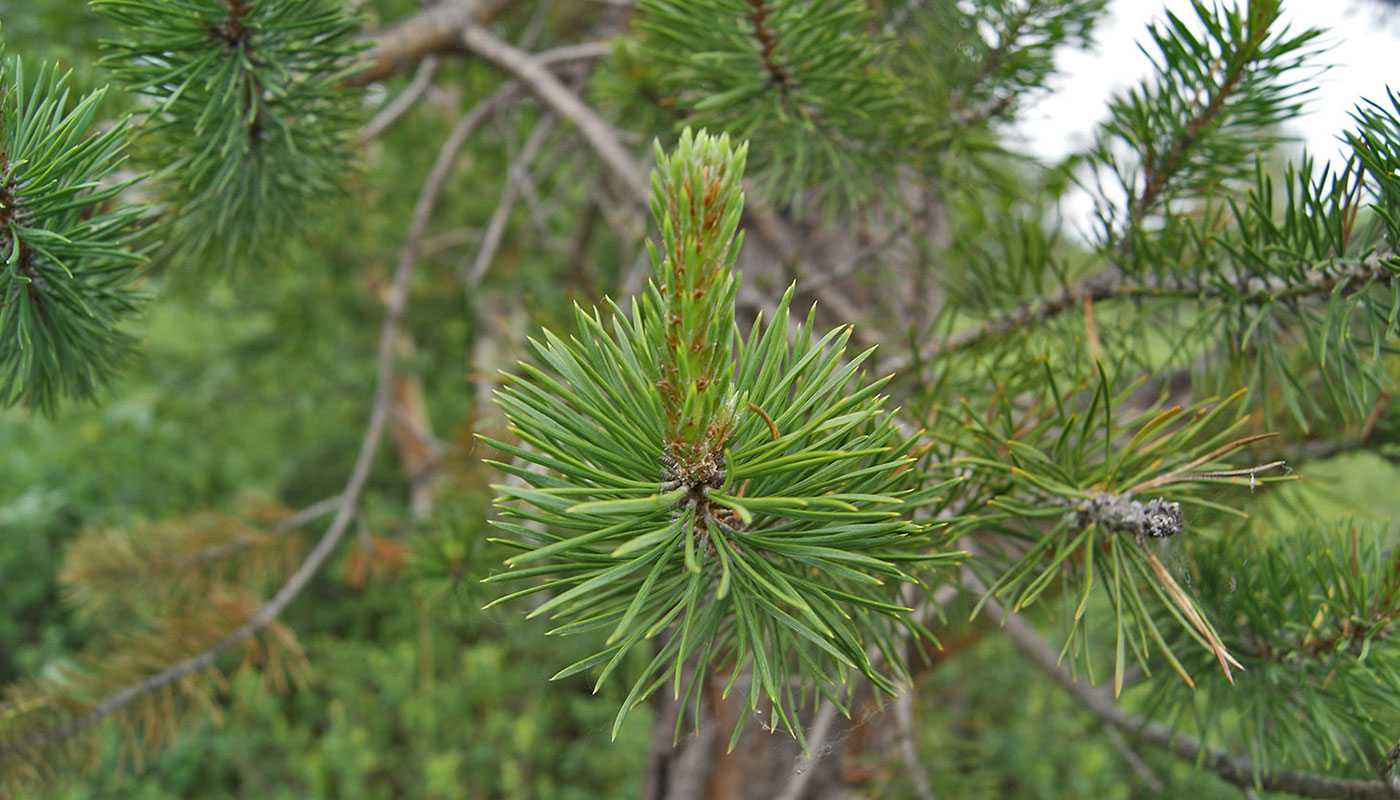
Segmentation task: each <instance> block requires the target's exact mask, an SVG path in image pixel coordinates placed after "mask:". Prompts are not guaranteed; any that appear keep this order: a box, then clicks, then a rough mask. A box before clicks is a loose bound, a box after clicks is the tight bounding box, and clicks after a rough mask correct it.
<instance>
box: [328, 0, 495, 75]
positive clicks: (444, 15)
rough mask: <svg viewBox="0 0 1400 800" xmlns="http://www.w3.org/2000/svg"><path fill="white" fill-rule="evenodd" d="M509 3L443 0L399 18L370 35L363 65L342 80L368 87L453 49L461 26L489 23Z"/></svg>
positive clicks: (457, 43)
mask: <svg viewBox="0 0 1400 800" xmlns="http://www.w3.org/2000/svg"><path fill="white" fill-rule="evenodd" d="M512 2H514V0H444V2H442V3H438V4H437V5H434V6H429V7H428V8H425V9H423V10H422V11H420V12H418V13H417V14H414V15H413V16H411V17H407V18H405V19H402V20H399V21H398V22H397V23H395V24H394V25H393V26H391V27H390V28H388V29H386V30H384V31H381V32H380V33H378V34H376V35H375V36H373V37H372V38H373V39H374V40H375V41H374V46H373V47H371V48H369V49H368V50H366V51H364V53H363V54H362V55H361V56H360V63H361V64H362V65H363V68H362V69H360V70H359V71H358V72H356V73H355V74H354V75H352V76H351V77H350V78H348V79H347V80H346V81H345V83H346V85H348V86H368V85H369V84H371V83H374V82H375V81H382V80H384V79H385V78H388V77H390V76H391V75H393V74H394V73H396V72H398V71H399V70H401V69H404V68H405V67H407V66H408V65H409V64H412V63H414V62H416V61H418V60H420V59H422V58H423V57H424V56H427V55H429V54H431V53H442V52H448V51H452V50H457V49H459V48H460V46H461V32H462V28H463V27H464V26H466V25H467V24H468V23H476V24H478V25H480V24H484V23H489V22H491V21H492V20H494V19H495V18H496V17H498V16H500V14H501V13H502V12H503V11H505V10H506V8H507V7H509V6H510V4H511V3H512Z"/></svg>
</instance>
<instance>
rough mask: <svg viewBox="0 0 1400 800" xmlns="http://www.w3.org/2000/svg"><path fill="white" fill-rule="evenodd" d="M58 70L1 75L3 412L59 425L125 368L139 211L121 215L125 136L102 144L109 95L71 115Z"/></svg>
mask: <svg viewBox="0 0 1400 800" xmlns="http://www.w3.org/2000/svg"><path fill="white" fill-rule="evenodd" d="M67 83H68V80H67V77H66V76H64V75H61V74H59V73H58V72H57V71H56V70H55V69H53V68H51V67H44V68H42V69H40V71H39V74H38V76H36V78H35V79H34V81H33V83H30V82H28V81H26V79H25V76H24V68H23V66H22V64H21V63H20V61H19V60H18V59H8V60H6V61H4V63H3V64H0V93H3V94H0V258H3V259H4V262H3V265H0V406H13V405H15V404H23V405H25V406H28V407H30V408H36V409H39V410H41V411H44V412H46V413H49V414H52V413H53V412H54V410H55V409H56V408H57V406H58V402H59V401H60V400H61V399H65V398H91V397H93V396H94V394H95V393H96V392H97V390H98V389H99V388H101V387H102V386H103V384H105V383H106V382H107V381H108V380H109V379H110V377H111V375H112V373H113V371H114V370H115V369H116V368H117V367H118V366H119V365H120V364H121V363H122V362H123V360H124V359H125V358H126V357H127V355H128V353H129V350H130V346H131V343H132V339H131V336H130V335H129V334H128V333H126V332H125V331H123V330H121V329H120V328H119V327H118V325H119V324H120V323H121V322H123V321H124V320H126V319H128V318H129V317H131V316H132V315H133V314H134V313H135V312H136V309H137V302H138V300H139V299H140V293H139V292H138V290H137V288H136V286H135V278H136V275H135V273H136V268H137V266H138V265H139V264H140V263H141V261H142V256H141V254H140V251H139V248H138V247H137V246H136V244H135V242H134V237H133V232H134V227H133V225H134V222H135V219H136V215H137V213H138V211H137V209H135V208H134V207H132V206H128V205H121V204H119V202H118V200H117V198H118V195H119V194H120V193H121V192H122V190H123V189H125V188H126V187H127V186H128V185H129V184H130V180H121V179H119V178H117V177H115V176H114V174H113V171H114V170H115V169H116V168H117V166H118V165H119V164H121V162H122V159H123V156H124V151H125V148H126V142H127V137H128V131H127V129H126V125H125V123H124V122H118V123H117V124H115V125H112V126H110V127H109V128H108V129H107V130H105V131H104V132H101V133H97V134H93V133H92V128H93V126H94V123H95V121H96V114H97V109H98V106H99V104H100V103H101V101H102V96H103V92H102V91H101V90H99V91H96V92H93V93H91V94H87V95H85V96H83V97H82V98H80V99H79V100H78V101H77V103H75V104H74V105H73V106H72V107H71V108H70V107H69V106H68V90H67Z"/></svg>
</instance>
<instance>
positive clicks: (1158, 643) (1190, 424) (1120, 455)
mask: <svg viewBox="0 0 1400 800" xmlns="http://www.w3.org/2000/svg"><path fill="white" fill-rule="evenodd" d="M1047 369H1048V367H1047ZM1050 382H1051V384H1052V385H1053V379H1051V380H1050ZM1137 388H1138V386H1137V385H1136V384H1134V385H1130V386H1129V387H1127V388H1126V389H1125V390H1124V391H1123V392H1122V393H1121V394H1119V395H1117V396H1113V395H1111V394H1110V393H1109V384H1108V382H1107V381H1106V380H1101V381H1100V382H1098V383H1097V384H1096V385H1094V386H1092V387H1089V388H1088V389H1087V390H1086V389H1082V388H1078V387H1075V388H1073V389H1072V390H1071V391H1069V392H1066V393H1056V394H1053V395H1051V396H1050V397H1049V398H1047V399H1042V400H1040V401H1039V402H1038V403H1037V404H1036V405H1035V406H1032V407H1029V408H1026V409H1017V408H1015V407H1014V405H1013V404H1012V403H1011V402H1010V401H1009V400H1002V401H1001V402H999V403H998V404H996V405H993V406H992V407H991V408H990V409H987V410H986V411H981V412H979V411H978V410H976V409H974V408H973V407H972V406H971V405H970V404H966V403H965V404H964V405H963V407H962V408H961V409H949V410H948V411H947V412H945V413H947V414H948V415H949V416H950V417H952V418H954V419H957V420H958V422H959V423H960V424H961V426H962V434H961V435H962V439H961V440H958V441H957V442H956V445H955V448H954V452H964V453H966V455H960V456H959V455H955V456H952V457H951V458H949V459H948V460H947V461H946V463H945V464H944V465H943V468H944V469H949V470H958V469H967V468H968V467H969V466H970V467H972V468H974V469H975V471H976V474H978V475H979V476H980V478H979V479H978V481H975V482H974V483H978V482H980V483H981V484H982V486H981V487H979V493H978V494H974V495H973V496H974V497H979V496H982V494H981V493H985V495H986V496H987V497H988V499H987V500H986V502H985V506H986V507H987V510H985V511H978V512H974V513H969V514H967V515H966V516H965V517H963V518H961V519H959V520H957V521H956V522H955V523H954V524H953V528H954V530H955V531H956V532H959V533H965V534H967V535H974V534H981V533H984V532H986V531H988V530H996V531H997V532H999V533H1000V534H1001V536H1000V537H998V539H997V540H996V541H997V544H996V545H995V549H992V547H991V545H988V546H987V548H988V549H987V552H984V553H983V556H984V558H982V559H979V560H978V561H976V562H973V563H974V564H975V565H977V566H980V567H981V568H982V569H983V571H984V574H985V575H986V582H987V584H988V590H987V593H986V597H1001V598H1003V599H1004V600H1005V601H1006V607H1007V611H1008V613H1010V612H1014V611H1020V610H1022V609H1024V608H1027V607H1029V606H1031V605H1032V604H1034V603H1035V602H1036V601H1037V599H1039V598H1040V597H1041V596H1042V595H1043V594H1045V593H1046V592H1047V591H1050V590H1052V589H1053V592H1052V594H1058V595H1060V596H1062V597H1064V598H1065V599H1066V601H1067V602H1069V603H1070V604H1071V605H1072V607H1073V612H1072V613H1071V614H1070V625H1071V631H1070V636H1069V638H1068V639H1067V640H1066V642H1065V645H1064V650H1063V652H1065V653H1070V654H1073V655H1075V656H1078V657H1081V658H1084V659H1086V660H1085V662H1084V666H1085V667H1086V668H1087V669H1088V670H1089V675H1090V678H1091V679H1093V678H1094V667H1093V662H1092V660H1089V658H1088V657H1089V656H1090V655H1092V650H1091V649H1090V645H1091V643H1092V642H1093V641H1094V638H1093V637H1092V636H1091V627H1090V626H1091V625H1092V624H1093V623H1094V620H1093V619H1092V616H1093V614H1092V610H1093V607H1092V605H1091V604H1090V596H1091V593H1092V592H1093V591H1094V589H1095V587H1096V586H1097V587H1098V589H1099V591H1101V592H1103V593H1106V595H1107V598H1108V600H1109V606H1110V608H1109V613H1110V614H1111V617H1112V619H1113V622H1114V628H1115V630H1114V634H1113V638H1114V656H1113V685H1114V690H1115V693H1116V692H1121V691H1122V688H1123V676H1124V673H1125V670H1126V668H1127V666H1128V663H1127V662H1128V659H1129V656H1130V655H1131V656H1132V657H1133V658H1135V659H1136V660H1137V661H1138V662H1139V663H1140V664H1141V665H1143V666H1144V667H1150V663H1151V658H1150V656H1151V654H1152V653H1153V652H1155V653H1157V654H1159V655H1160V656H1162V657H1163V658H1165V660H1166V661H1167V663H1168V664H1170V665H1171V667H1172V669H1173V670H1174V671H1175V672H1176V673H1177V674H1178V675H1180V677H1181V678H1182V680H1183V682H1184V683H1186V684H1187V685H1192V684H1193V682H1194V676H1193V675H1192V674H1191V673H1190V672H1188V671H1187V670H1186V669H1185V668H1184V667H1183V666H1182V663H1181V661H1180V658H1179V652H1180V650H1181V649H1182V647H1183V646H1190V644H1191V641H1193V640H1194V642H1195V643H1197V644H1199V645H1200V646H1201V648H1203V649H1204V650H1206V651H1207V652H1208V653H1210V655H1211V657H1212V658H1214V659H1215V660H1216V664H1217V665H1218V667H1219V669H1221V670H1222V671H1223V672H1224V674H1225V675H1226V676H1227V677H1228V676H1229V675H1230V674H1231V671H1230V666H1231V665H1236V666H1238V664H1237V663H1236V661H1235V659H1234V658H1233V657H1232V656H1230V654H1229V652H1228V650H1227V649H1225V648H1224V647H1223V646H1222V644H1221V639H1220V637H1219V635H1218V634H1217V633H1216V631H1215V628H1214V625H1213V623H1212V622H1211V619H1210V618H1209V617H1208V616H1206V615H1203V614H1202V612H1201V610H1200V609H1199V607H1198V605H1197V603H1196V602H1195V600H1194V599H1193V598H1192V597H1191V596H1189V595H1188V594H1186V593H1185V592H1184V591H1183V590H1182V588H1181V587H1180V586H1179V585H1178V584H1177V582H1176V580H1175V578H1173V577H1172V575H1171V573H1170V572H1169V571H1168V570H1167V569H1166V568H1164V566H1163V565H1162V563H1161V561H1160V559H1159V558H1158V557H1157V555H1156V554H1155V552H1154V550H1153V549H1152V548H1151V546H1150V545H1149V541H1151V540H1154V539H1156V540H1166V539H1170V538H1172V537H1178V536H1180V537H1183V538H1185V537H1187V536H1190V535H1191V533H1190V532H1189V531H1187V530H1185V529H1184V526H1183V524H1182V511H1181V505H1182V504H1183V503H1185V504H1187V505H1188V506H1195V507H1197V508H1200V509H1202V510H1208V511H1210V512H1213V513H1215V514H1230V513H1232V509H1231V508H1230V507H1229V506H1228V505H1225V504H1222V503H1218V502H1215V501H1213V500H1208V499H1204V498H1201V497H1200V496H1199V492H1200V490H1201V489H1203V488H1205V487H1207V486H1210V485H1211V484H1215V483H1219V482H1229V481H1232V480H1234V479H1238V478H1239V477H1240V476H1241V475H1245V476H1246V477H1247V479H1248V480H1249V481H1250V485H1251V486H1252V485H1254V484H1255V483H1257V482H1258V481H1259V480H1269V479H1268V478H1262V479H1261V478H1256V477H1255V473H1256V472H1259V471H1262V470H1261V469H1247V470H1224V471H1222V470H1221V469H1220V467H1221V464H1222V463H1223V462H1221V459H1222V457H1223V456H1225V455H1226V454H1228V453H1230V452H1232V451H1234V450H1237V449H1238V448H1239V447H1242V446H1243V445H1245V444H1247V443H1248V442H1249V441H1250V440H1249V439H1234V440H1231V438H1230V437H1231V434H1232V433H1233V432H1235V431H1237V430H1238V429H1239V428H1240V426H1241V425H1243V424H1244V422H1245V420H1244V419H1242V418H1238V417H1236V418H1234V419H1230V418H1229V416H1227V415H1229V414H1230V409H1231V407H1232V406H1238V404H1239V401H1240V400H1241V399H1242V398H1243V393H1242V392H1241V393H1237V394H1236V395H1234V396H1233V397H1230V398H1227V399H1226V400H1225V401H1224V402H1219V403H1204V402H1203V403H1200V404H1198V405H1197V406H1195V407H1193V408H1187V409H1183V408H1181V407H1180V406H1175V407H1172V408H1167V409H1161V408H1155V407H1153V408H1148V409H1146V410H1142V411H1138V412H1136V413H1133V414H1132V415H1131V416H1129V417H1128V418H1126V419H1125V418H1123V417H1122V408H1123V407H1124V406H1127V405H1129V397H1130V396H1131V395H1132V393H1133V392H1134V391H1135V390H1136V389H1137ZM1269 466H1279V465H1278V464H1274V465H1269ZM1168 487H1170V488H1168ZM979 505H981V504H980V503H979ZM979 607H980V606H979ZM1162 612H1167V613H1169V614H1170V616H1171V617H1172V619H1173V620H1174V624H1172V626H1171V629H1172V630H1175V629H1177V628H1179V629H1181V630H1183V631H1185V632H1186V634H1187V637H1186V638H1184V639H1182V638H1179V637H1178V638H1174V640H1173V642H1172V643H1169V642H1168V640H1167V639H1166V638H1165V636H1164V634H1163V632H1162V626H1161V625H1159V623H1158V618H1159V617H1160V616H1162Z"/></svg>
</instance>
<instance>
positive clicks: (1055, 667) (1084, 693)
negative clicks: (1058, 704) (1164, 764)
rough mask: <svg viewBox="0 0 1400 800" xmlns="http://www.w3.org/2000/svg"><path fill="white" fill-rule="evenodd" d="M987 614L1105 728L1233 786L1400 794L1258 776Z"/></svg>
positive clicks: (1018, 621) (1376, 785)
mask: <svg viewBox="0 0 1400 800" xmlns="http://www.w3.org/2000/svg"><path fill="white" fill-rule="evenodd" d="M964 576H965V577H964V582H965V583H966V585H967V586H968V587H969V588H971V589H973V590H975V591H979V592H983V591H985V589H986V587H985V586H983V585H982V584H981V582H980V581H978V579H977V578H976V577H975V576H973V575H972V574H971V573H968V572H966V571H965V572H964ZM986 606H987V609H988V610H989V611H990V613H991V614H992V615H993V616H996V617H999V618H1000V619H1001V620H1002V623H1001V626H1002V630H1003V631H1004V632H1005V633H1006V635H1007V636H1010V637H1011V640H1012V642H1013V643H1015V645H1016V647H1017V648H1018V649H1020V651H1021V652H1022V653H1023V654H1024V655H1025V656H1026V657H1027V658H1029V659H1030V660H1031V661H1033V662H1034V663H1035V665H1036V666H1038V667H1040V669H1041V670H1042V671H1043V672H1045V673H1046V674H1047V675H1049V676H1050V677H1051V678H1053V679H1054V680H1055V682H1056V683H1058V684H1059V685H1060V687H1061V688H1063V689H1064V690H1065V691H1066V692H1068V693H1069V695H1070V696H1071V697H1073V698H1074V699H1075V701H1077V702H1078V703H1079V704H1080V705H1082V706H1084V708H1085V709H1087V710H1088V711H1089V712H1090V713H1091V714H1093V715H1094V716H1095V717H1098V718H1099V720H1100V721H1102V722H1104V723H1105V724H1107V725H1111V726H1113V727H1115V728H1118V729H1120V730H1122V731H1123V732H1125V733H1128V734H1130V735H1132V736H1136V737H1138V738H1139V739H1141V740H1142V741H1144V742H1146V743H1148V744H1150V745H1152V746H1153V747H1158V748H1161V749H1163V750H1168V751H1170V752H1171V753H1172V754H1173V755H1175V756H1177V757H1178V758H1181V759H1182V760H1184V761H1187V762H1190V763H1193V764H1199V765H1200V766H1202V767H1204V768H1206V769H1208V770H1210V771H1211V772H1214V773H1215V774H1216V775H1217V776H1219V777H1220V778H1221V779H1222V780H1224V781H1226V782H1228V783H1232V784H1234V785H1236V786H1240V787H1245V788H1250V787H1254V786H1258V787H1260V788H1263V789H1266V790H1268V791H1273V792H1288V793H1290V794H1295V795H1298V796H1300V797H1317V798H1331V799H1332V800H1395V799H1396V798H1397V797H1400V792H1397V791H1396V790H1394V789H1392V788H1391V787H1390V786H1388V785H1387V784H1386V783H1384V782H1382V781H1365V780H1355V779H1348V778H1332V777H1329V776H1326V775H1317V774H1314V773H1311V772H1299V771H1294V770H1277V771H1274V772H1268V773H1263V774H1259V775H1256V774H1255V769H1254V764H1253V762H1251V761H1250V760H1249V759H1248V758H1247V757H1245V756H1233V755H1230V754H1229V753H1226V752H1224V751H1221V750H1217V749H1215V748H1213V747H1208V746H1206V745H1205V744H1204V743H1203V742H1201V741H1200V740H1199V739H1196V738H1194V737H1192V736H1190V735H1188V734H1185V733H1178V732H1175V731H1173V730H1172V729H1170V728H1168V727H1167V726H1165V725H1161V724H1158V723H1156V722H1150V721H1148V720H1145V719H1141V718H1139V717H1136V716H1133V715H1132V714H1129V713H1127V712H1126V711H1124V710H1122V709H1121V708H1119V707H1118V706H1117V705H1116V704H1115V703H1114V702H1113V699H1112V698H1111V697H1110V696H1109V695H1108V693H1106V692H1104V691H1102V690H1100V689H1095V688H1093V687H1092V686H1089V685H1088V684H1085V683H1082V682H1080V681H1078V680H1076V679H1075V677H1074V676H1073V675H1071V674H1070V673H1069V671H1068V670H1066V669H1065V668H1064V667H1062V666H1061V665H1060V658H1059V653H1058V651H1057V650H1056V649H1055V648H1054V647H1052V646H1051V645H1050V644H1049V643H1048V642H1046V641H1045V639H1043V638H1042V637H1041V636H1040V634H1039V633H1038V632H1036V630H1035V628H1033V627H1032V626H1031V625H1030V624H1029V623H1027V622H1026V621H1025V620H1024V619H1022V618H1021V617H1020V616H1019V615H1017V614H1010V613H1007V612H1006V610H1005V609H1004V608H1002V606H1001V604H1000V603H998V602H997V601H996V600H995V599H994V598H987V600H986Z"/></svg>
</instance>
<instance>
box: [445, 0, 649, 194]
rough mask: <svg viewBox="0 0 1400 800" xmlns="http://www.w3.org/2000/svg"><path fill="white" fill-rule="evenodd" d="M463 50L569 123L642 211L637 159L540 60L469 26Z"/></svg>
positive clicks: (644, 189)
mask: <svg viewBox="0 0 1400 800" xmlns="http://www.w3.org/2000/svg"><path fill="white" fill-rule="evenodd" d="M461 40H462V42H463V43H464V44H465V45H466V46H467V49H468V50H470V51H471V52H472V53H475V54H476V55H477V56H480V57H481V58H483V59H485V60H486V61H489V62H491V63H492V64H495V65H496V66H497V67H500V68H501V69H503V70H505V71H506V72H507V73H509V74H510V75H511V76H512V77H514V78H515V79H516V80H518V81H520V83H522V84H524V85H525V87H526V88H528V89H529V90H530V91H531V92H533V93H534V94H535V95H536V96H537V97H538V98H539V99H540V100H541V101H542V102H543V103H544V104H545V105H546V106H548V107H549V109H550V110H551V111H553V112H554V113H555V114H557V115H559V116H560V117H562V118H563V119H565V120H567V121H568V122H571V123H573V125H574V127H576V128H578V130H579V133H580V134H582V136H583V138H584V141H586V142H588V145H589V146H590V147H592V148H593V150H594V151H595V152H596V153H597V154H598V155H599V157H601V158H602V159H603V163H605V164H606V165H607V166H608V169H610V170H611V171H612V172H613V174H614V175H616V176H617V178H618V179H619V180H620V181H621V182H622V184H623V186H624V187H626V188H627V190H628V192H629V193H630V194H631V195H632V197H633V199H634V200H635V201H636V202H637V204H638V205H640V206H641V207H642V208H645V207H646V205H647V199H648V197H649V195H650V182H649V181H648V180H647V176H646V172H645V171H644V170H643V169H642V167H641V164H640V162H639V161H638V160H637V158H636V157H635V156H634V155H633V154H632V153H631V152H630V151H629V150H628V149H627V147H626V146H625V145H623V143H622V136H621V134H619V133H618V131H617V129H616V128H614V127H613V126H612V124H611V123H609V122H608V121H607V120H605V119H603V118H602V117H601V116H599V115H598V113H597V112H596V111H594V110H593V109H592V108H591V107H589V105H588V104H587V103H585V102H583V100H581V99H579V97H578V95H576V94H574V93H573V92H572V91H570V90H569V88H568V87H567V86H565V85H564V84H563V82H562V81H560V80H559V79H558V78H557V77H555V76H554V74H553V73H551V72H550V71H549V70H547V69H545V67H544V64H543V63H542V62H541V61H540V59H538V58H536V57H535V56H533V55H531V54H530V53H527V52H525V51H524V50H520V49H518V48H515V47H512V46H510V45H509V44H506V43H505V42H503V41H501V40H500V39H497V38H496V37H495V36H492V35H491V34H490V33H487V32H486V30H485V29H484V28H482V27H481V26H480V25H476V24H472V23H469V24H468V25H467V26H466V29H465V30H464V31H463V33H462V34H461Z"/></svg>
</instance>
